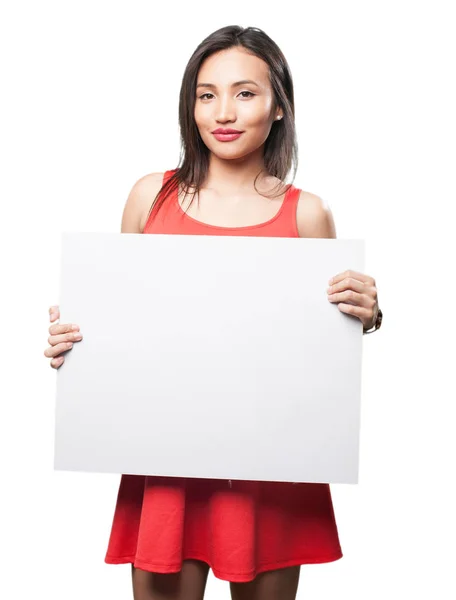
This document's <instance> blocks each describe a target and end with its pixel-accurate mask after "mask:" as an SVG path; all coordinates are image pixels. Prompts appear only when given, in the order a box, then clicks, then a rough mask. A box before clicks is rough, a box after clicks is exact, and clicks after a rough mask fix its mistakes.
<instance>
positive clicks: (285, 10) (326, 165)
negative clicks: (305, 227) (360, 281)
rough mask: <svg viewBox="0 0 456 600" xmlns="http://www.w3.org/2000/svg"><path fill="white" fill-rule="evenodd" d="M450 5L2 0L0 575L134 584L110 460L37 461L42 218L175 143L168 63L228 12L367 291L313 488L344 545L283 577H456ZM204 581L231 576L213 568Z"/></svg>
mask: <svg viewBox="0 0 456 600" xmlns="http://www.w3.org/2000/svg"><path fill="white" fill-rule="evenodd" d="M451 5H452V2H450V1H448V2H443V1H434V2H432V3H431V2H430V1H428V2H411V1H405V0H394V1H392V0H385V1H384V2H382V3H377V2H375V3H374V2H366V1H364V2H363V1H361V0H360V1H356V2H355V1H350V0H346V1H344V2H337V1H333V2H325V1H322V0H313V1H311V2H310V1H305V2H302V3H299V4H298V3H296V4H295V3H294V2H293V3H292V2H291V1H290V0H288V1H287V2H280V3H277V2H274V3H272V2H270V3H268V2H264V1H261V2H255V1H251V2H249V3H247V2H245V1H242V2H236V1H232V2H230V3H228V4H214V3H213V2H202V1H200V2H193V3H188V4H186V5H182V6H179V5H177V4H176V3H171V2H167V3H155V2H152V1H150V2H135V1H130V2H128V3H127V2H126V1H125V2H113V1H112V0H111V1H110V2H107V1H105V2H101V1H96V0H91V1H90V2H88V1H84V2H83V1H79V2H71V3H70V2H63V1H60V2H46V1H41V2H39V3H38V2H33V3H32V2H20V1H16V2H14V3H13V2H5V3H3V4H2V9H1V13H0V45H1V47H0V56H1V57H2V61H1V83H2V93H1V96H0V101H1V103H2V106H1V111H0V118H1V134H0V138H1V141H0V143H1V163H0V169H1V189H0V198H1V215H0V227H1V236H0V243H1V248H0V250H1V253H0V256H1V282H2V289H3V291H2V294H1V334H2V336H1V337H2V344H1V352H2V356H1V363H0V364H1V378H0V385H1V411H2V413H1V416H0V417H1V418H0V427H1V431H0V434H1V435H0V440H1V472H2V481H1V483H2V493H1V510H0V518H1V522H0V531H1V543H0V552H1V554H0V560H1V565H2V573H3V575H2V577H1V578H0V597H2V598H8V599H9V600H13V599H19V598H20V599H22V598H28V597H32V596H33V597H34V596H36V595H40V596H41V595H43V597H46V598H49V599H50V600H51V599H52V600H53V599H57V598H58V599H61V598H65V600H72V599H78V600H79V599H80V598H87V599H88V600H92V599H94V600H95V599H97V600H98V599H99V598H110V600H116V599H119V600H120V599H126V598H131V597H132V594H131V580H130V565H120V566H119V565H116V566H114V565H106V564H104V562H103V559H104V554H105V550H106V546H107V542H108V536H109V532H110V527H111V522H112V517H113V511H114V506H115V500H116V494H117V489H118V483H119V476H118V475H100V474H84V473H62V472H54V471H53V442H54V440H53V430H54V410H55V404H54V403H55V378H56V373H55V371H54V370H52V369H51V368H50V367H49V359H46V358H45V357H44V356H43V351H44V349H45V347H46V346H47V337H48V335H49V334H48V331H47V328H48V326H49V322H48V308H49V306H50V305H51V304H57V303H58V296H57V290H58V285H59V281H58V264H59V260H60V256H59V241H60V235H61V232H62V231H64V230H66V231H120V222H121V215H122V210H123V206H124V202H125V200H126V197H127V195H128V192H129V191H130V189H131V186H132V185H133V183H134V182H135V181H136V180H137V179H138V178H139V177H141V176H143V175H144V174H146V173H148V172H152V171H163V170H165V169H171V168H174V167H175V166H176V165H177V160H178V151H179V138H178V126H177V107H178V92H179V87H180V83H181V77H182V74H183V71H184V68H185V65H186V63H187V60H188V59H189V57H190V55H191V53H192V52H193V50H194V49H195V48H196V46H197V45H198V43H199V42H200V41H201V40H202V39H203V38H204V37H206V35H208V34H209V33H211V32H212V31H214V30H215V29H218V28H219V27H222V26H225V25H231V24H239V25H243V26H249V25H252V26H256V27H260V28H262V29H264V30H265V31H266V33H268V35H270V36H271V37H272V38H273V39H274V40H275V41H276V42H277V43H278V44H279V46H280V47H281V49H282V50H283V52H284V53H285V56H286V57H287V59H288V62H289V64H290V67H291V70H292V73H293V78H294V82H295V94H296V107H297V108H296V112H297V129H298V140H299V147H300V167H299V171H298V175H297V178H296V180H295V184H296V185H297V186H298V187H301V188H303V189H306V190H308V191H310V192H313V193H315V194H318V195H320V196H321V197H322V198H324V199H325V200H326V201H327V202H328V203H329V204H330V206H331V208H332V211H333V215H334V218H335V223H336V229H337V235H338V237H339V238H364V239H365V240H366V272H367V273H368V274H369V275H372V276H373V277H374V278H375V279H376V282H377V288H378V293H379V300H380V306H381V308H382V310H383V312H384V323H383V325H382V328H381V330H380V331H379V332H377V333H374V334H372V335H368V336H364V339H363V345H364V349H363V387H362V422H361V440H360V442H361V444H360V480H359V484H358V485H333V486H332V488H331V489H332V495H333V502H334V507H335V513H336V520H337V524H338V528H339V535H340V540H341V545H342V550H343V552H344V557H343V558H342V559H341V560H339V561H336V562H334V563H328V564H323V565H307V566H304V567H303V568H302V573H301V583H300V590H299V593H298V598H301V599H304V598H308V599H310V598H312V600H316V599H333V598H335V597H339V598H350V599H351V600H358V599H360V600H361V599H362V600H364V599H365V598H369V600H377V599H379V600H380V599H381V600H383V599H384V598H385V597H388V598H393V599H396V598H398V599H399V598H404V597H408V598H413V597H418V596H419V597H438V598H442V599H446V598H454V597H455V586H456V584H455V582H454V576H453V575H452V572H454V571H453V568H454V559H455V551H454V537H455V534H456V531H455V529H456V528H455V517H454V510H455V509H454V507H455V505H456V498H455V492H454V491H453V490H454V482H453V478H454V460H453V459H452V457H454V453H455V443H454V433H453V431H454V421H453V420H452V419H451V416H450V415H451V414H452V413H453V411H452V409H453V404H454V401H455V396H456V395H455V386H454V382H453V371H454V362H455V352H454V335H455V317H454V299H455V297H456V296H455V283H454V277H455V274H454V267H453V264H454V259H453V260H451V255H453V256H454V251H455V242H454V231H455V227H454V204H455V201H456V194H455V190H456V184H455V173H454V170H455V165H456V156H455V153H456V150H455V148H456V146H455V139H456V123H455V111H454V107H455V106H456V95H455V89H454V71H455V64H454V59H452V57H454V56H455V52H456V42H455V37H454V25H455V22H454V18H453V17H452V16H451V8H452V6H451ZM157 6H158V7H160V6H161V7H163V6H164V8H157ZM296 10H299V14H298V13H296ZM347 268H350V265H347ZM132 319H134V309H133V310H132ZM113 327H115V324H113ZM83 333H84V332H83ZM207 597H208V598H211V599H212V598H228V597H229V593H228V584H227V583H226V582H222V581H220V580H217V579H215V577H214V576H213V575H211V576H210V578H209V582H208V588H207Z"/></svg>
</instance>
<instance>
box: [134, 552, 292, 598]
mask: <svg viewBox="0 0 456 600" xmlns="http://www.w3.org/2000/svg"><path fill="white" fill-rule="evenodd" d="M208 573H209V566H208V565H207V564H206V563H204V562H202V561H199V560H184V562H183V565H182V570H181V571H179V572H178V573H167V574H164V573H151V572H149V571H143V570H142V569H138V568H136V567H134V566H133V565H132V583H133V598H134V600H203V598H204V591H205V589H206V582H207V576H208ZM299 574H300V567H299V566H297V567H288V568H286V569H277V570H275V571H267V572H265V573H260V574H259V575H258V576H257V577H256V578H255V579H254V580H253V581H249V582H247V583H233V582H230V591H231V598H232V600H295V598H296V593H297V590H298V583H299Z"/></svg>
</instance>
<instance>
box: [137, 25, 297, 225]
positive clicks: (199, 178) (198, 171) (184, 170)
mask: <svg viewBox="0 0 456 600" xmlns="http://www.w3.org/2000/svg"><path fill="white" fill-rule="evenodd" d="M236 46H241V47H243V48H245V49H246V50H247V51H248V52H250V53H251V54H254V55H256V56H258V57H259V58H261V59H262V60H264V61H265V62H266V63H267V64H268V65H269V77H270V82H271V86H272V89H273V93H274V99H275V103H276V106H278V107H280V108H281V109H282V111H283V118H282V119H281V120H279V121H274V123H273V126H272V129H271V131H270V133H269V136H268V138H267V140H266V142H265V146H264V163H265V169H266V171H267V172H268V173H269V174H270V175H272V176H274V177H277V178H278V179H279V180H280V181H282V182H283V181H285V179H286V178H287V175H288V173H289V172H290V170H291V168H292V167H294V170H293V178H292V181H294V178H295V176H296V170H297V167H298V144H297V140H296V129H295V106H294V91H293V80H292V77H291V72H290V68H289V66H288V63H287V61H286V59H285V56H284V55H283V53H282V51H281V50H280V48H279V47H278V45H277V44H276V43H275V42H274V41H273V40H272V39H271V38H270V37H269V36H268V35H267V34H266V33H265V32H264V31H262V30H261V29H258V28H257V27H247V28H244V27H240V26H238V25H230V26H227V27H222V28H221V29H218V30H217V31H214V33H211V34H210V35H209V36H208V37H207V38H205V39H204V40H203V41H202V42H201V43H200V44H199V46H198V47H197V48H196V50H195V51H194V53H193V54H192V56H191V58H190V60H189V61H188V63H187V66H186V68H185V72H184V75H183V78H182V85H181V89H180V94H179V127H180V136H181V152H180V157H179V166H178V167H177V169H176V170H175V172H174V173H173V175H172V176H171V177H170V178H169V179H168V180H167V181H166V182H165V183H164V184H162V186H161V188H160V190H159V192H158V193H157V195H156V196H155V198H154V200H153V202H152V205H151V207H150V209H149V215H148V217H149V216H150V213H151V211H152V210H153V209H154V210H158V209H159V208H160V206H161V205H162V204H163V202H164V201H165V199H166V198H167V196H168V195H169V194H171V193H172V192H173V191H174V190H175V189H176V188H179V186H181V185H182V186H183V189H184V190H185V194H187V193H188V192H189V190H190V187H191V188H193V193H192V196H193V197H192V200H193V198H194V196H195V194H197V193H198V192H199V190H200V186H201V185H202V184H203V183H204V181H205V179H206V176H207V172H208V168H209V149H208V148H207V146H206V145H205V144H204V142H203V140H202V139H201V136H200V133H199V131H198V127H197V126H196V123H195V118H194V110H195V97H196V81H197V76H198V72H199V69H200V67H201V65H202V63H203V61H204V60H205V59H206V58H208V57H209V56H211V54H214V53H215V52H219V51H221V50H228V49H229V48H233V47H236ZM259 175H260V173H258V175H257V177H256V178H255V182H256V180H257V178H258V176H259ZM254 185H255V183H254ZM255 189H256V188H255ZM159 198H160V200H159Z"/></svg>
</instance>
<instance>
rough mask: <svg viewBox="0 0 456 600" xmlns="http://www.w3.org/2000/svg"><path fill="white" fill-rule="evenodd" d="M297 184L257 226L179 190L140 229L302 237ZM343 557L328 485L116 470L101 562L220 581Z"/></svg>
mask: <svg viewBox="0 0 456 600" xmlns="http://www.w3.org/2000/svg"><path fill="white" fill-rule="evenodd" d="M173 172H174V171H167V172H166V173H165V178H168V177H170V176H171V175H172V173H173ZM300 191H301V190H300V189H298V188H295V187H294V186H290V187H289V189H288V190H287V192H286V194H285V197H284V200H283V202H282V205H281V207H280V209H279V211H278V212H277V214H276V215H275V216H274V217H272V219H269V220H268V221H266V222H264V223H260V224H258V225H248V226H244V227H219V226H215V225H208V224H205V223H202V222H201V221H197V220H195V219H193V218H192V217H190V216H189V215H186V214H185V212H184V211H183V209H182V208H181V207H180V204H179V202H178V197H177V190H176V191H175V192H173V193H172V194H171V195H170V196H168V198H167V199H166V201H165V203H164V205H163V206H162V207H161V208H160V209H159V210H152V211H151V214H150V216H149V219H148V220H147V223H146V225H145V227H144V231H143V233H147V234H154V233H160V234H185V235H249V236H270V237H299V234H298V230H297V225H296V208H297V204H298V200H299V194H300ZM215 392H216V390H215ZM151 435H153V429H151ZM233 441H234V438H233ZM342 556H343V555H342V550H341V546H340V543H339V537H338V530H337V525H336V520H335V515H334V510H333V504H332V498H331V491H330V487H329V484H326V483H298V484H293V483H283V482H265V481H240V480H233V481H227V480H223V479H194V478H180V477H155V476H142V475H122V476H121V480H120V484H119V490H118V495H117V503H116V507H115V511H114V517H113V522H112V529H111V534H110V538H109V543H108V549H107V552H106V556H105V562H106V563H108V564H120V563H132V564H134V566H135V567H138V568H140V569H143V570H145V571H153V572H157V573H173V572H177V571H180V569H181V568H182V561H183V560H185V559H197V560H202V561H204V562H206V563H207V564H208V565H209V566H210V567H211V568H212V571H213V573H214V575H215V576H216V577H218V578H219V579H225V580H227V581H235V582H245V581H251V580H252V579H254V578H255V577H256V575H257V574H259V573H262V572H264V571H269V570H273V569H280V568H284V567H289V566H294V565H302V564H306V563H325V562H331V561H335V560H337V559H339V558H341V557H342Z"/></svg>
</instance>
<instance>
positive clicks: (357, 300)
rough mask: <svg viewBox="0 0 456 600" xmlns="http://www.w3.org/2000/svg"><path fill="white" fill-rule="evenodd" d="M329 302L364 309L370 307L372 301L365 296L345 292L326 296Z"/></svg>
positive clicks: (348, 291)
mask: <svg viewBox="0 0 456 600" xmlns="http://www.w3.org/2000/svg"><path fill="white" fill-rule="evenodd" d="M328 300H329V301H330V302H338V303H339V302H344V303H345V304H351V305H353V306H361V307H364V308H370V307H372V300H371V298H370V297H369V296H366V294H359V293H358V292H354V291H353V290H347V291H345V292H338V293H337V294H331V295H330V296H328Z"/></svg>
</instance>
